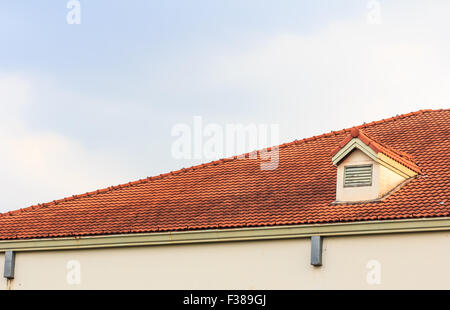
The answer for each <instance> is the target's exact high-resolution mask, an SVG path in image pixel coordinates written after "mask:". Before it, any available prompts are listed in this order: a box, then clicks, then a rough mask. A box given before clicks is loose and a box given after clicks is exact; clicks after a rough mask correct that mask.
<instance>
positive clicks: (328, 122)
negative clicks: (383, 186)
mask: <svg viewBox="0 0 450 310" xmlns="http://www.w3.org/2000/svg"><path fill="white" fill-rule="evenodd" d="M423 5H426V4H425V3H424V4H423ZM428 7H429V6H428ZM449 8H450V7H449V5H448V4H447V3H440V6H437V7H436V8H433V9H432V10H431V11H430V9H428V14H426V15H425V16H421V17H420V18H418V15H417V14H416V13H417V12H422V11H423V9H424V8H423V7H422V6H419V7H414V10H417V12H415V13H410V14H409V15H408V14H405V10H407V9H411V8H410V7H404V6H399V7H393V6H389V5H388V4H386V3H384V2H383V4H382V10H383V11H382V12H383V15H384V17H383V23H382V24H381V25H370V24H367V23H366V22H365V18H364V17H365V16H364V15H362V16H361V19H360V20H353V21H345V22H339V23H334V24H330V25H329V26H328V27H326V28H324V29H322V30H321V31H320V32H317V33H314V34H307V35H303V34H295V33H284V34H277V35H273V36H270V37H267V38H265V39H264V40H261V41H258V42H252V44H249V45H248V46H239V48H237V49H233V50H221V51H220V52H218V51H214V52H212V51H209V52H208V53H207V55H213V56H206V57H207V60H205V61H204V63H206V64H207V66H208V68H209V70H208V74H206V75H205V80H204V82H203V83H198V82H197V83H196V84H202V85H206V86H204V88H206V89H207V88H208V87H213V88H220V87H222V88H228V89H229V90H230V91H234V92H239V93H241V94H246V95H247V96H245V98H248V97H252V101H253V102H257V104H255V114H259V115H264V117H265V119H267V120H268V121H269V120H277V121H278V122H279V123H280V124H281V125H282V127H281V130H282V134H284V136H283V138H282V140H285V141H286V140H291V139H298V138H303V137H308V136H311V135H315V134H321V133H322V132H327V131H330V130H337V129H342V128H345V127H349V126H352V125H357V124H360V123H362V122H369V121H372V120H377V119H380V118H385V117H390V116H393V115H396V114H401V113H408V112H412V111H416V110H420V109H427V108H446V107H448V106H449V102H450V58H449V57H448V55H450V44H449V42H447V41H446V39H445V38H447V37H448V34H447V29H449V27H450V22H448V19H447V17H446V16H445V14H443V13H442V12H448V11H449V10H448V9H449ZM364 13H365V12H362V14H364ZM419 16H420V15H419ZM186 87H189V86H186Z"/></svg>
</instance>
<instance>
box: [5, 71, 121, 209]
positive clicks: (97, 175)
mask: <svg viewBox="0 0 450 310" xmlns="http://www.w3.org/2000/svg"><path fill="white" fill-rule="evenodd" d="M31 85H32V83H31V82H30V80H29V79H26V78H23V77H18V76H6V77H5V76H3V77H0V98H1V101H0V143H1V151H0V162H1V163H2V165H0V186H1V187H2V203H1V205H0V212H4V211H7V210H13V209H17V208H23V207H26V206H28V205H31V204H35V203H38V202H47V201H51V200H54V199H59V198H62V197H64V196H69V195H72V194H79V193H82V192H86V191H91V190H94V189H97V188H100V187H105V186H109V185H112V184H114V181H115V182H117V183H118V182H119V180H120V181H122V182H125V179H124V178H123V175H124V171H125V170H126V166H125V165H124V163H123V162H121V161H120V160H117V159H116V158H114V157H113V156H111V154H105V153H102V152H99V151H96V152H94V151H92V150H89V149H87V148H85V147H84V146H83V145H82V144H80V143H78V142H77V141H74V140H71V139H69V138H67V137H65V136H63V135H61V134H59V133H56V132H51V131H38V132H36V131H33V130H31V129H30V128H28V127H27V125H26V123H25V122H24V120H23V114H22V112H23V110H24V109H25V108H26V107H27V106H29V105H31V104H33V100H32V98H33V97H35V96H34V95H33V93H34V92H35V91H37V90H36V89H34V88H33V87H32V86H31Z"/></svg>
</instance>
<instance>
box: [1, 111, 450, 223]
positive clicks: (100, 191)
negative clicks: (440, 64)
mask: <svg viewBox="0 0 450 310" xmlns="http://www.w3.org/2000/svg"><path fill="white" fill-rule="evenodd" d="M442 111H444V112H446V111H450V109H437V110H433V109H423V110H419V111H416V112H410V113H405V114H400V115H396V116H394V117H390V118H386V119H381V120H378V121H373V122H370V123H367V124H366V123H364V124H362V125H358V126H353V127H349V128H345V129H341V130H337V131H330V132H328V133H324V134H321V135H316V136H312V137H309V138H303V139H301V140H294V141H292V142H287V143H283V144H279V145H276V146H271V147H267V148H263V149H259V150H256V151H251V152H247V153H244V154H241V155H234V156H231V157H227V158H222V159H218V160H214V161H211V162H207V163H202V164H198V165H194V166H191V167H188V168H181V169H178V170H172V171H170V172H167V173H162V174H159V175H156V176H151V177H147V178H144V179H139V180H137V181H131V182H128V183H122V184H119V185H115V186H109V187H105V188H102V189H97V190H95V191H91V192H86V193H84V194H78V195H72V196H70V197H65V198H62V199H58V200H53V201H51V202H46V203H39V204H35V205H32V206H29V207H26V208H20V209H18V210H13V211H8V212H4V213H0V217H4V216H13V215H17V214H21V213H23V212H27V211H31V210H36V209H38V208H43V207H49V206H52V205H57V204H58V203H62V202H67V201H73V200H76V199H80V198H84V197H90V196H93V195H99V194H103V193H107V192H111V191H114V190H117V189H122V188H128V187H131V186H135V185H140V184H146V183H149V182H151V181H154V180H159V179H163V178H165V177H168V176H172V175H178V174H180V173H182V172H188V171H193V170H195V169H200V168H204V167H208V166H212V165H214V166H215V165H218V164H220V163H225V162H230V161H234V160H236V159H238V158H239V159H243V158H248V157H249V156H250V154H254V153H255V152H257V153H259V152H261V151H262V150H268V151H270V150H272V149H274V148H286V147H288V146H291V145H298V144H301V143H307V142H310V141H316V140H319V139H322V138H326V137H331V136H336V135H338V134H342V133H346V132H350V130H351V129H352V128H361V129H363V128H367V127H370V126H374V125H377V124H380V123H386V122H391V121H396V120H399V119H403V118H407V117H410V116H414V115H418V114H423V113H430V112H442ZM364 134H365V133H364ZM375 142H377V141H376V140H375ZM377 143H378V142H377Z"/></svg>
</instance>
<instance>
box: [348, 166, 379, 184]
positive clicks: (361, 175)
mask: <svg viewBox="0 0 450 310" xmlns="http://www.w3.org/2000/svg"><path fill="white" fill-rule="evenodd" d="M371 185H372V165H361V166H346V167H344V187H357V186H371Z"/></svg>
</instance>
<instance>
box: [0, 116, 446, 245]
mask: <svg viewBox="0 0 450 310" xmlns="http://www.w3.org/2000/svg"><path fill="white" fill-rule="evenodd" d="M357 129H358V130H359V134H360V133H363V134H364V136H366V137H371V138H370V139H372V140H373V141H377V142H375V143H378V144H379V145H382V148H386V149H388V148H387V146H389V148H391V149H390V150H394V149H395V150H396V151H395V152H394V153H395V154H396V156H400V157H402V158H403V157H407V155H405V154H409V155H410V156H411V158H413V159H414V162H415V164H417V166H418V167H420V170H421V174H420V175H418V176H417V177H416V178H414V179H413V180H412V181H410V182H409V183H407V184H406V185H404V186H403V187H402V188H401V189H400V190H398V191H396V192H395V193H393V194H392V195H390V196H389V197H387V198H386V199H385V200H383V201H381V202H371V203H360V204H347V205H333V204H332V202H333V201H334V200H335V191H336V190H335V188H336V167H335V166H333V164H332V162H331V155H330V154H331V152H332V150H334V149H335V148H336V147H338V146H339V143H340V142H342V141H343V140H344V139H346V138H347V137H348V135H349V134H351V129H344V130H341V131H337V132H331V133H327V134H323V135H320V136H315V137H312V138H307V139H303V140H300V141H297V140H296V141H294V142H291V143H287V144H283V145H281V146H280V147H279V167H278V168H277V169H275V170H261V169H260V163H261V160H260V159H259V158H258V159H249V158H246V159H239V158H237V157H234V158H229V159H223V160H218V161H214V162H211V163H208V164H203V165H199V166H195V167H191V168H188V169H181V170H178V171H174V172H170V173H166V174H163V175H160V176H157V177H150V178H147V179H143V180H139V181H136V182H130V183H127V184H123V185H118V186H112V187H109V188H106V189H102V190H98V191H95V192H90V193H86V194H83V195H77V196H73V197H70V198H65V199H61V200H57V201H53V202H50V203H45V204H40V205H36V206H32V207H29V208H26V209H20V210H18V211H13V212H8V213H4V214H2V215H0V239H21V238H45V237H63V236H82V235H101V234H126V233H140V232H157V231H175V230H194V229H211V228H231V227H250V226H274V225H288V224H306V223H331V222H350V221H368V220H386V219H406V218H422V217H443V216H450V159H449V158H450V141H449V137H450V110H449V109H446V110H424V111H418V112H414V113H409V114H405V115H401V116H396V117H392V118H389V119H385V120H381V121H376V122H372V123H369V124H364V125H361V126H358V127H357ZM374 145H375V144H374ZM375 147H378V146H375ZM399 154H401V155H399ZM247 157H248V156H247Z"/></svg>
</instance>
